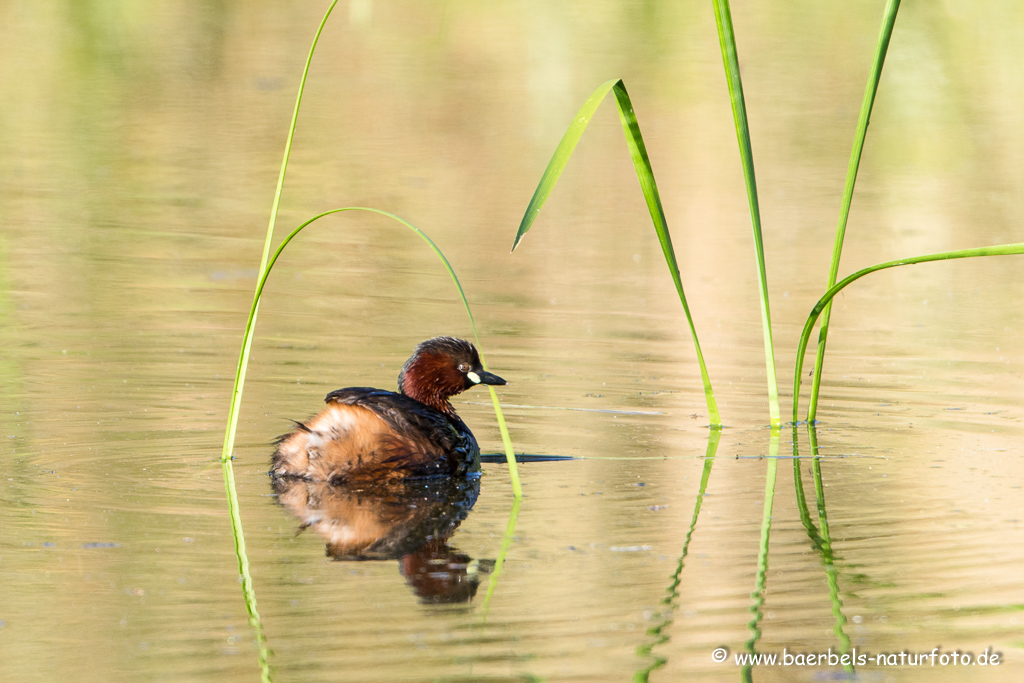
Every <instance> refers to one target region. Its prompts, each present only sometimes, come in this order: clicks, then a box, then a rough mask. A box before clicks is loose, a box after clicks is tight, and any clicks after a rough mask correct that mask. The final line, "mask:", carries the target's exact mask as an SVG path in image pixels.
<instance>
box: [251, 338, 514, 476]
mask: <svg viewBox="0 0 1024 683" xmlns="http://www.w3.org/2000/svg"><path fill="white" fill-rule="evenodd" d="M477 384H495V385H500V384H506V382H505V380H503V379H502V378H500V377H498V376H497V375H493V374H491V373H489V372H486V371H485V370H484V369H483V366H482V365H481V363H480V356H479V355H478V354H477V351H476V348H474V346H473V345H472V344H470V343H469V342H467V341H464V340H462V339H454V338H452V337H435V338H434V339H428V340H427V341H425V342H423V343H422V344H420V345H419V346H417V347H416V351H415V352H414V353H413V354H412V358H410V359H409V360H408V361H406V363H405V365H404V366H403V367H402V372H401V373H400V374H399V375H398V391H399V392H400V393H395V392H393V391H385V390H383V389H371V388H368V387H349V388H346V389H338V390H337V391H332V392H331V393H329V394H327V398H326V399H324V400H325V401H326V402H327V407H326V408H324V410H323V411H321V412H320V413H319V414H318V415H316V416H315V417H313V418H311V419H310V420H308V421H307V422H305V423H296V425H297V426H296V428H295V430H294V431H292V432H290V433H288V434H285V435H284V436H282V437H281V438H280V440H279V441H278V444H277V451H275V453H274V458H273V466H272V468H271V471H270V473H271V474H272V475H274V476H277V477H301V478H303V479H311V480H316V481H328V482H333V483H362V482H365V483H386V482H388V481H394V480H400V479H402V478H405V477H430V476H453V475H463V474H465V473H467V472H469V471H472V470H474V469H477V468H479V462H480V447H479V446H478V445H477V443H476V439H475V438H474V437H473V433H472V432H471V431H469V427H467V426H466V423H465V422H463V421H462V420H461V419H459V416H458V415H456V414H455V409H454V408H453V407H452V404H451V403H449V402H448V399H449V398H450V397H452V396H455V395H456V394H461V393H462V392H463V391H465V390H466V389H469V388H470V387H472V386H474V385H477Z"/></svg>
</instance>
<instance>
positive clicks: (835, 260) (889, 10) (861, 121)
mask: <svg viewBox="0 0 1024 683" xmlns="http://www.w3.org/2000/svg"><path fill="white" fill-rule="evenodd" d="M899 9H900V0H888V2H887V3H886V6H885V14H884V15H883V17H882V28H881V30H880V31H879V33H878V42H877V44H876V45H875V56H874V59H873V60H872V61H871V73H870V74H869V75H868V84H867V86H866V87H865V88H864V99H863V100H862V101H861V105H860V115H859V116H858V118H857V134H856V136H855V137H854V141H853V151H852V152H850V164H849V166H848V167H847V169H846V186H845V188H844V189H843V203H842V206H841V207H840V209H839V224H838V225H837V226H836V236H835V241H834V242H833V244H832V261H831V263H830V264H829V269H828V284H827V285H826V286H825V288H826V289H828V288H830V287H832V285H834V284H835V283H836V277H838V275H839V259H840V257H841V256H842V253H843V239H844V237H845V236H846V223H847V221H848V220H849V218H850V204H851V203H852V202H853V188H854V186H855V185H856V184H857V170H858V169H859V168H860V157H861V153H862V152H863V151H864V138H865V137H867V132H868V121H870V120H871V108H872V107H873V106H874V103H875V93H876V92H878V81H879V80H880V79H881V77H882V66H883V65H884V64H885V54H886V52H887V51H888V49H889V39H890V38H891V37H892V31H893V27H894V26H895V24H896V13H897V12H898V11H899ZM831 317H832V304H831V303H829V304H828V305H827V306H826V307H825V312H824V313H823V314H822V316H821V331H820V332H819V334H818V355H817V356H815V358H814V379H813V381H812V383H811V403H810V405H811V412H810V413H809V414H808V415H807V420H808V421H811V422H813V421H814V419H815V417H816V415H817V409H818V391H819V389H820V387H821V372H822V369H823V368H824V364H825V342H826V341H827V339H828V323H829V319H830V318H831Z"/></svg>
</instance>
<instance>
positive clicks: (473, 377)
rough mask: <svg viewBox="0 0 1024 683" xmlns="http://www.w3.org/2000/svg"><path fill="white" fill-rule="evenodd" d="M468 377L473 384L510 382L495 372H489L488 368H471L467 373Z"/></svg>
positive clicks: (497, 384) (498, 384)
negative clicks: (478, 369)
mask: <svg viewBox="0 0 1024 683" xmlns="http://www.w3.org/2000/svg"><path fill="white" fill-rule="evenodd" d="M466 377H468V378H469V381H470V382H472V383H473V384H494V385H496V386H500V385H502V384H508V382H506V381H505V380H503V379H502V378H500V377H498V376H497V375H495V374H493V373H490V372H487V371H486V370H481V371H480V372H474V371H472V370H470V371H469V372H467V373H466Z"/></svg>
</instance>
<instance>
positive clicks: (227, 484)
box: [220, 0, 338, 683]
mask: <svg viewBox="0 0 1024 683" xmlns="http://www.w3.org/2000/svg"><path fill="white" fill-rule="evenodd" d="M337 4H338V0H333V1H332V2H331V4H330V5H329V6H328V7H327V11H326V12H324V18H323V19H321V20H320V26H318V27H317V30H316V34H315V35H314V36H313V43H312V44H311V45H310V46H309V53H308V54H307V55H306V64H305V66H304V67H303V70H302V77H301V78H300V79H299V92H298V94H297V95H296V96H295V107H294V108H293V109H292V120H291V124H289V126H288V136H287V139H286V141H285V146H284V156H283V158H282V159H281V171H280V172H279V173H278V177H277V187H276V189H275V190H274V202H273V205H272V206H271V209H270V221H269V223H268V225H267V236H266V239H264V241H263V252H262V253H261V256H260V270H259V273H260V277H261V278H262V277H263V276H265V274H266V272H267V258H268V255H269V254H270V245H271V243H272V242H273V238H274V226H275V225H276V223H277V213H278V209H279V207H280V205H281V191H282V189H283V188H284V177H285V173H286V172H287V170H288V158H289V157H290V156H291V150H292V140H293V139H294V137H295V124H296V122H297V121H298V117H299V106H300V105H301V104H302V92H303V90H305V87H306V77H307V75H308V74H309V65H310V64H311V63H312V61H313V53H314V52H315V51H316V44H317V42H319V40H320V34H321V33H323V30H324V26H325V25H326V24H327V19H328V18H329V17H330V16H331V12H333V11H334V7H335V5H337ZM258 312H259V292H258V291H257V293H256V295H255V296H254V297H253V306H252V310H251V311H250V313H249V321H248V323H247V324H246V330H245V334H244V336H243V338H242V351H241V353H240V354H239V359H238V367H237V369H236V372H235V384H234V387H232V390H231V407H230V408H229V410H228V424H227V427H226V429H225V430H224V445H223V448H222V450H221V454H220V460H221V466H222V469H223V476H224V490H225V492H226V494H227V498H228V515H229V517H230V518H231V532H232V535H233V536H234V540H235V557H236V558H237V560H238V571H239V574H240V575H241V577H242V595H243V596H244V599H245V608H246V611H247V612H248V614H249V624H250V626H251V627H252V628H253V630H254V632H255V633H256V642H257V649H258V652H259V655H258V660H259V666H260V678H261V680H262V681H263V683H270V680H271V679H270V664H269V656H270V655H269V649H268V648H267V645H266V638H265V636H264V634H263V627H262V624H261V621H260V614H259V611H258V609H257V607H256V591H255V589H254V588H253V583H252V577H251V576H250V574H249V557H248V555H247V554H246V551H245V533H244V531H243V529H242V517H241V513H240V511H239V506H238V491H237V490H236V488H235V473H234V468H233V467H232V464H231V453H232V451H233V450H234V447H235V431H236V429H237V426H238V408H239V406H240V405H241V402H242V389H243V387H244V385H245V369H246V367H247V366H248V365H249V351H250V349H251V348H252V327H253V325H254V324H255V322H256V316H257V314H258Z"/></svg>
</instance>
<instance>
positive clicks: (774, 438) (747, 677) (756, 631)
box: [741, 427, 780, 681]
mask: <svg viewBox="0 0 1024 683" xmlns="http://www.w3.org/2000/svg"><path fill="white" fill-rule="evenodd" d="M779 431H780V430H779V429H778V428H777V427H773V428H772V433H771V438H770V439H769V441H768V470H767V472H766V474H765V480H764V510H762V514H761V545H760V547H759V549H758V553H757V580H756V581H755V582H754V592H753V593H751V594H750V597H751V598H753V600H754V602H753V603H752V604H751V605H750V613H751V614H753V615H754V618H753V619H751V620H750V623H749V624H748V625H747V628H749V629H750V638H749V639H748V640H747V642H746V643H745V644H744V645H745V647H746V649H747V652H749V653H750V654H754V646H755V645H757V641H758V640H760V639H761V618H762V614H761V607H763V606H764V595H765V586H766V583H767V574H768V539H769V537H770V536H771V530H772V506H773V504H774V502H775V478H776V477H777V475H778V473H779ZM741 677H742V679H743V680H744V681H752V680H753V665H752V664H746V665H744V667H743V670H742V672H741Z"/></svg>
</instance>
